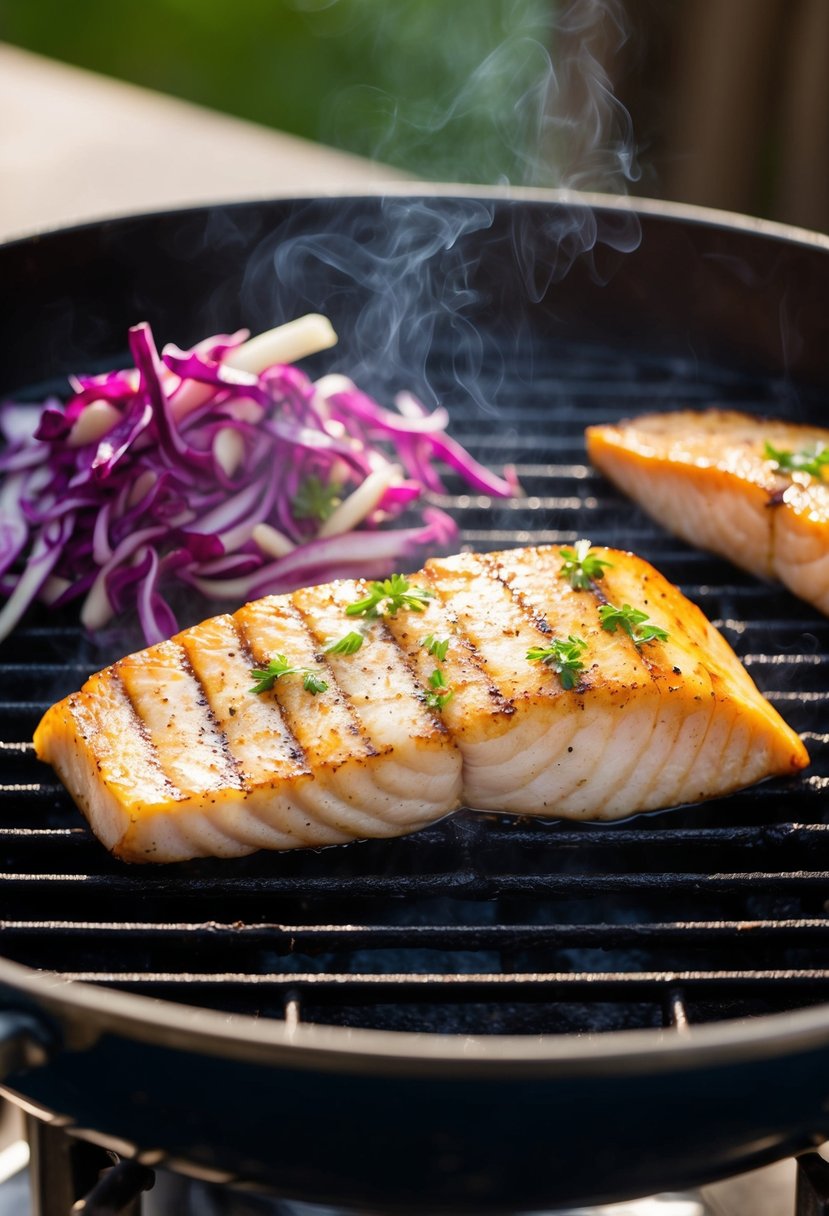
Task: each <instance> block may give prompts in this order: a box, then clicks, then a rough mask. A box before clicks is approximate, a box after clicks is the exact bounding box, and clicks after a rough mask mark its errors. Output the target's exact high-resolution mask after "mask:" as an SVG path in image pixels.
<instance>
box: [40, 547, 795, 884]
mask: <svg viewBox="0 0 829 1216" xmlns="http://www.w3.org/2000/svg"><path fill="white" fill-rule="evenodd" d="M581 545H582V548H581V550H580V551H579V553H580V556H581V557H584V555H585V554H588V557H587V559H586V560H585V561H584V562H582V563H581V564H580V563H579V562H576V563H575V564H574V560H573V559H574V558H575V557H576V555H575V553H574V551H573V550H569V549H567V548H565V549H564V550H561V549H559V548H558V547H553V546H551V547H544V548H530V549H517V550H512V551H508V552H503V553H493V554H484V555H478V554H462V555H461V556H457V557H450V558H442V559H432V560H430V561H429V562H427V563H426V566H425V567H424V569H423V570H421V571H419V572H418V573H417V574H414V575H410V576H409V577H408V579H407V580H403V579H398V583H397V584H396V585H397V587H398V590H399V589H400V588H401V587H404V588H408V591H409V597H408V599H407V597H406V596H403V597H399V598H398V599H394V597H393V596H389V597H388V598H384V597H383V595H382V594H381V593H382V592H383V590H384V586H385V587H388V586H389V584H388V583H387V584H385V585H384V584H380V583H373V584H365V583H362V582H351V581H339V582H334V583H330V584H326V585H323V586H318V587H310V588H308V589H305V590H301V591H296V592H294V593H293V594H291V595H280V596H269V597H267V598H265V599H262V600H259V601H257V602H255V603H251V604H247V605H246V606H245V607H244V608H241V609H240V610H239V611H238V612H236V613H235V614H234V615H232V616H230V615H223V616H217V617H214V618H212V619H211V620H207V621H205V622H203V623H202V624H200V625H197V626H195V628H192V629H187V630H184V631H183V632H182V633H179V634H178V635H177V636H176V637H174V638H173V639H172V640H171V641H167V642H162V643H160V644H158V645H155V646H151V647H150V648H149V649H147V650H143V651H140V652H139V653H137V654H133V655H130V656H129V657H127V658H125V659H122V660H120V661H119V662H117V663H114V664H113V665H112V666H111V667H108V668H107V669H106V670H104V671H102V672H100V673H98V674H97V675H94V676H92V677H91V678H90V679H89V680H88V681H87V683H86V684H85V685H84V687H83V689H82V690H81V691H80V692H78V693H75V694H74V695H72V696H69V697H67V698H66V699H65V700H63V701H61V702H60V703H59V704H57V705H54V706H53V707H52V708H51V709H50V710H49V711H48V712H47V713H46V715H45V716H44V718H43V720H42V721H41V723H40V725H39V727H38V729H37V732H36V735H35V747H36V750H37V754H38V755H39V756H40V758H41V759H43V760H46V761H48V762H49V763H50V764H52V765H53V766H54V767H55V769H56V770H57V772H58V774H59V776H60V778H61V780H62V781H63V783H64V785H65V786H66V788H67V789H68V790H69V792H70V793H71V794H72V796H73V798H74V799H75V801H76V802H77V804H78V806H79V807H80V808H81V810H82V811H83V812H84V814H85V815H86V817H87V819H88V820H89V823H90V824H91V826H92V828H93V830H94V832H95V833H96V834H97V836H98V837H99V838H100V839H101V840H102V841H103V843H104V844H105V845H106V846H107V847H108V848H109V849H111V850H112V851H113V852H114V853H115V854H116V855H117V856H119V857H121V858H123V859H125V860H128V861H156V862H161V861H180V860H183V859H186V858H191V857H197V856H205V855H219V856H223V857H231V856H239V855H242V854H245V853H249V852H251V851H253V850H255V849H259V848H271V849H290V848H296V847H302V846H309V845H311V846H319V845H329V844H335V843H339V842H344V841H347V840H351V839H354V838H362V837H382V836H397V835H401V834H404V833H407V832H412V831H415V830H416V829H418V828H421V827H423V826H425V825H427V824H430V823H433V822H435V821H436V820H438V819H441V818H443V817H444V816H446V815H448V814H449V813H450V812H451V811H453V810H454V809H455V808H457V807H458V806H460V805H466V806H469V807H474V808H478V809H481V810H491V811H502V812H511V813H515V814H523V815H538V816H547V817H567V818H573V819H616V818H620V817H623V816H627V815H630V814H632V813H633V812H636V811H645V810H652V809H656V808H660V807H668V806H673V805H676V804H678V803H684V802H689V801H696V800H698V799H704V798H711V797H714V796H716V795H720V794H724V793H727V792H730V791H732V790H735V789H738V788H740V787H742V786H746V785H749V784H751V783H753V782H755V781H759V780H760V779H762V778H764V777H768V776H770V775H774V774H792V773H794V772H796V771H797V770H798V769H800V768H802V767H803V766H804V765H805V764H807V763H808V756H807V754H806V750H805V748H804V747H803V744H802V743H801V741H800V739H799V738H798V736H797V735H796V734H795V733H794V732H793V731H792V730H791V729H790V728H789V727H788V726H787V725H786V723H785V722H784V721H783V720H782V719H781V718H780V716H779V715H778V713H777V712H776V710H775V709H774V708H773V707H772V706H771V705H770V704H769V703H768V702H767V701H766V700H765V699H764V698H763V697H762V696H761V694H760V693H759V691H758V690H757V688H756V687H755V685H754V684H753V683H752V681H751V679H750V677H749V676H748V674H747V673H746V671H745V670H744V669H743V667H742V666H741V665H740V663H739V661H738V660H737V658H736V656H735V655H734V653H733V652H732V651H731V649H730V648H729V646H728V644H727V643H726V642H725V641H724V639H723V638H722V637H721V636H720V634H718V633H717V631H716V630H715V629H714V628H713V626H712V625H711V624H709V622H708V621H707V620H706V619H705V617H704V616H703V614H702V612H700V610H699V609H698V608H697V607H695V606H694V605H693V604H691V603H690V602H689V601H688V600H687V599H686V598H685V597H684V596H683V595H682V594H681V593H680V592H679V591H678V590H677V588H676V587H674V586H673V585H672V584H671V583H669V582H668V581H667V580H666V579H665V578H663V577H662V575H660V574H659V573H658V572H657V571H656V570H655V569H654V568H653V567H652V566H650V565H648V563H646V562H645V561H643V560H641V559H640V558H638V557H635V556H633V555H632V554H629V553H622V552H619V551H617V550H610V549H600V548H595V549H590V548H589V545H588V542H581ZM568 554H569V555H570V557H569V561H568ZM573 570H577V571H578V573H579V574H580V575H581V577H579V576H578V575H577V576H576V577H574V576H573V574H572V572H573ZM585 571H592V574H591V576H589V577H588V576H587V575H586V574H585ZM568 572H569V576H568ZM378 588H379V590H378ZM361 604H362V606H361ZM367 605H368V607H367ZM349 610H350V613H351V615H349ZM644 620H647V621H648V622H649V624H648V625H643V624H641V623H640V622H642V621H644ZM355 647H356V649H355ZM252 671H256V672H257V673H258V674H257V675H256V676H252V674H251V673H252ZM269 671H270V673H271V679H270V682H269V681H268V680H267V679H263V677H266V676H267V674H268V672H269ZM275 673H278V674H275ZM260 679H262V681H263V682H262V683H257V681H259V680H260ZM254 688H259V689H260V691H258V692H257V691H252V689H254Z"/></svg>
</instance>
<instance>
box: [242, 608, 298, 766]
mask: <svg viewBox="0 0 829 1216" xmlns="http://www.w3.org/2000/svg"><path fill="white" fill-rule="evenodd" d="M230 620H231V621H232V623H233V632H234V634H235V635H236V640H237V643H238V646H239V650H240V652H241V653H242V654H243V655H244V657H245V661H246V663H247V666H248V670H249V671H253V670H254V669H255V668H256V658H255V656H254V654H253V652H252V651H251V648H250V646H249V644H248V639H247V635H246V633H245V629H244V626H243V624H242V622H241V621H240V620H239V616H238V613H234V615H233V616H231V618H230ZM251 679H253V677H252V676H251ZM278 683H279V681H278V680H277V681H276V684H277V685H278ZM253 695H254V694H253V693H251V696H253ZM268 705H269V707H270V709H271V710H272V711H273V714H274V716H275V717H276V718H277V720H278V722H279V730H280V731H282V734H283V737H284V739H285V743H286V746H287V749H288V755H289V757H290V758H291V760H293V762H294V764H295V765H296V770H297V773H296V775H297V776H300V775H302V774H307V773H310V771H311V767H310V764H309V761H308V755H307V753H306V751H305V749H304V748H303V746H302V744H301V743H300V742H299V740H298V739H297V737H296V735H295V734H294V732H293V731H292V730H291V724H290V722H289V721H288V719H287V717H286V716H285V710H284V708H283V706H282V704H281V702H280V700H279V697H278V696H273V697H271V698H270V699H269V700H268Z"/></svg>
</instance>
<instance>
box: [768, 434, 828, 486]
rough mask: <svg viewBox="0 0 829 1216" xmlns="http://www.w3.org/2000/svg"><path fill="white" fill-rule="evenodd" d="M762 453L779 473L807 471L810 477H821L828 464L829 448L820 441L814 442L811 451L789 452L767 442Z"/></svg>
mask: <svg viewBox="0 0 829 1216" xmlns="http://www.w3.org/2000/svg"><path fill="white" fill-rule="evenodd" d="M763 455H764V456H765V458H766V460H769V461H771V463H772V464H773V465H774V467H775V468H776V469H777V470H778V472H780V473H808V474H809V476H810V477H817V478H821V479H822V478H823V470H824V468H825V467H826V465H827V464H829V448H827V447H824V445H823V444H822V443H818V444H816V445H815V450H814V451H813V452H806V451H802V452H789V451H787V450H786V449H785V448H784V449H780V448H776V447H774V446H773V445H772V444H771V443H768V442H767V443H765V444H764V446H763Z"/></svg>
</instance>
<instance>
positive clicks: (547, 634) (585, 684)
mask: <svg viewBox="0 0 829 1216" xmlns="http://www.w3.org/2000/svg"><path fill="white" fill-rule="evenodd" d="M485 560H486V563H487V566H488V568H489V571H490V573H491V574H492V576H493V577H494V578H495V579H497V580H498V582H499V583H501V585H502V586H503V587H506V589H507V591H508V592H509V593H510V595H511V596H512V599H513V602H514V603H515V604H516V605H517V606H518V608H519V609H520V610H521V612H522V613H523V614H524V617H525V619H526V621H527V623H528V624H530V625H533V626H535V628H536V629H537V630H538V631H539V633H540V634H541V635H542V639H543V640H545V641H546V640H549V639H550V638H551V637H553V636H555V634H556V631H555V629H554V628H553V626H552V625H551V624H550V623H549V621H548V620H547V617H546V615H545V614H544V613H542V612H540V611H539V610H538V609H537V608H535V607H533V605H532V604H531V603H530V602H529V600H528V599H527V598H526V596H525V595H524V594H523V593H522V592H521V591H520V590H519V588H518V587H516V586H515V575H514V574H510V573H506V572H505V571H504V569H503V567H502V565H501V563H500V562H498V561H497V560H496V559H494V558H493V557H492V556H491V555H489V554H487V555H486V559H485ZM563 632H564V631H563ZM562 640H564V639H562ZM585 653H586V652H585ZM527 661H528V662H529V661H530V660H527ZM539 666H541V667H545V668H547V670H549V672H550V676H551V677H552V678H553V679H557V676H556V673H555V672H554V671H553V670H552V668H550V667H549V666H548V664H546V663H541V664H539ZM590 686H591V684H590V679H589V669H588V668H585V669H584V670H583V671H580V672H579V679H578V683H577V684H576V686H575V687H574V688H573V689H572V691H573V692H577V693H579V694H581V693H586V692H588V691H589V690H590Z"/></svg>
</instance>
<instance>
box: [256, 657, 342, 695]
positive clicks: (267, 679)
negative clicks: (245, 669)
mask: <svg viewBox="0 0 829 1216" xmlns="http://www.w3.org/2000/svg"><path fill="white" fill-rule="evenodd" d="M250 674H251V675H252V676H253V678H254V680H256V683H255V684H254V686H253V688H250V689H248V691H249V692H254V693H260V692H269V691H270V690H271V689H272V688H273V686H274V684H275V683H276V681H277V680H281V679H282V677H283V676H302V677H303V680H302V685H303V688H305V689H306V691H307V692H311V693H313V694H314V696H316V694H317V693H318V692H325V690H326V688H327V687H328V685H327V684H326V682H325V680H321V679H320V678H319V676H318V675H317V674H316V672H314V671H311V670H310V668H308V667H292V666H291V664H290V663H289V662H288V660H287V659H286V658H285V655H284V654H278V655H276V657H275V658H273V659H271V661H270V663H268V666H267V667H266V668H265V669H264V670H263V671H259V670H256V671H252V672H251V673H250Z"/></svg>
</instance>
